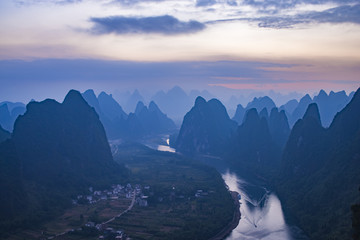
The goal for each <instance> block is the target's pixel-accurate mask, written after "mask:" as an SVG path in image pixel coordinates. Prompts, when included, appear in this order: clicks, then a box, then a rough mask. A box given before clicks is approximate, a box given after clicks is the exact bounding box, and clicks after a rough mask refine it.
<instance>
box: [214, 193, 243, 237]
mask: <svg viewBox="0 0 360 240" xmlns="http://www.w3.org/2000/svg"><path fill="white" fill-rule="evenodd" d="M230 193H231V197H232V198H233V200H234V204H235V211H234V215H233V219H232V220H231V222H230V223H229V224H228V225H227V226H226V227H224V228H223V229H222V230H221V231H220V232H219V233H218V234H216V235H215V236H214V237H212V238H210V239H209V240H222V239H225V238H226V237H227V236H228V235H229V234H230V233H231V232H232V230H234V229H235V228H236V227H237V225H238V224H239V222H240V219H241V213H240V202H239V198H238V195H239V193H238V192H235V191H230Z"/></svg>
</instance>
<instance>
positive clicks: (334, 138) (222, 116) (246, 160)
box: [176, 89, 360, 239]
mask: <svg viewBox="0 0 360 240" xmlns="http://www.w3.org/2000/svg"><path fill="white" fill-rule="evenodd" d="M350 97H352V98H351V99H350ZM211 102H213V103H216V104H210V103H211ZM274 106H275V104H274V103H273V102H272V101H271V99H270V98H267V97H265V98H257V99H254V101H252V102H251V103H249V104H248V106H247V107H246V108H243V107H242V106H241V105H238V109H237V113H236V114H235V118H234V119H236V120H237V121H239V122H240V124H239V125H238V127H237V128H236V127H234V126H233V124H232V123H233V122H231V121H230V120H229V117H228V115H227V113H226V110H225V107H224V106H223V105H222V104H221V103H220V102H219V101H218V100H211V101H209V102H206V101H205V100H204V99H202V98H198V99H197V100H196V102H195V105H194V107H193V108H192V109H191V110H190V111H189V112H188V113H187V114H186V115H185V118H184V121H183V124H182V127H181V130H180V133H179V136H178V138H177V141H176V150H177V151H179V152H181V153H184V154H188V155H197V154H211V155H216V156H220V157H222V158H224V160H225V161H227V162H229V163H230V164H231V165H232V166H233V167H234V168H237V169H246V170H247V171H250V172H253V173H254V174H256V175H261V176H262V177H263V178H267V179H269V181H270V182H271V183H272V184H273V185H274V186H275V188H276V189H278V191H279V194H280V197H281V199H282V200H283V201H284V203H285V206H286V208H287V211H288V212H290V213H291V214H293V215H294V218H295V219H296V222H297V223H298V224H299V226H300V227H301V228H303V229H304V230H305V231H306V233H308V235H309V236H311V238H313V239H348V238H350V236H351V234H350V232H351V211H350V206H351V205H352V204H354V203H356V201H357V200H358V199H359V196H358V193H357V189H358V187H359V185H360V89H358V90H357V91H356V93H355V94H351V95H350V96H349V97H348V96H346V94H345V92H338V93H333V92H331V93H330V94H329V95H327V94H326V93H325V92H324V91H321V92H320V93H319V95H317V96H315V97H314V98H313V99H311V98H310V96H309V95H306V96H305V97H303V98H302V99H301V100H300V102H299V103H297V102H296V101H290V102H288V103H287V104H285V105H284V106H282V107H280V111H279V110H278V109H277V108H276V107H274ZM343 107H344V108H343ZM260 109H261V110H260ZM268 109H271V110H270V115H269V114H268V112H269V110H268ZM337 111H339V112H337ZM300 115H301V116H300ZM287 116H290V118H292V120H291V121H292V122H295V124H294V127H293V128H292V129H291V130H290V126H289V121H288V117H287ZM334 116H335V117H334ZM240 119H241V121H240ZM332 119H333V120H332ZM291 121H290V122H291ZM323 121H325V124H324V123H323ZM323 125H325V126H327V125H329V127H327V128H325V127H323Z"/></svg>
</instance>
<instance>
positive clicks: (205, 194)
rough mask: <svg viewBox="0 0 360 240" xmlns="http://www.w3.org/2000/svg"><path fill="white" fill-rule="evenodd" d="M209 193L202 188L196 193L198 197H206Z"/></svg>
mask: <svg viewBox="0 0 360 240" xmlns="http://www.w3.org/2000/svg"><path fill="white" fill-rule="evenodd" d="M208 195H209V193H208V192H206V191H203V190H201V189H199V190H197V191H196V193H195V197H196V198H200V197H205V196H208Z"/></svg>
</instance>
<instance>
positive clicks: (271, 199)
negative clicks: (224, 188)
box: [222, 171, 292, 240]
mask: <svg viewBox="0 0 360 240" xmlns="http://www.w3.org/2000/svg"><path fill="white" fill-rule="evenodd" d="M222 177H223V179H224V181H225V183H226V184H227V185H228V186H229V189H230V190H231V191H236V192H238V193H240V196H241V199H240V203H241V205H240V212H241V220H240V222H239V225H238V226H237V227H236V228H235V229H234V230H233V231H232V233H231V235H230V236H229V237H228V238H226V239H227V240H233V239H244V240H253V239H269V240H270V239H274V240H278V239H292V237H291V236H290V233H289V229H288V226H287V225H286V223H285V219H284V214H283V211H282V208H281V203H280V200H279V199H278V198H277V196H276V195H275V194H273V193H270V192H269V191H268V190H267V189H266V188H264V187H261V186H256V185H253V184H251V183H248V182H247V181H245V180H243V179H240V178H239V177H238V176H237V175H236V174H235V173H230V172H229V171H227V172H226V173H223V174H222Z"/></svg>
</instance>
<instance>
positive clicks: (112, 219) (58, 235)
mask: <svg viewBox="0 0 360 240" xmlns="http://www.w3.org/2000/svg"><path fill="white" fill-rule="evenodd" d="M135 199H136V191H135V190H134V192H133V198H132V200H131V203H130V206H129V207H128V208H127V209H126V210H125V211H123V212H122V213H120V214H118V215H116V216H115V217H113V218H110V219H109V220H107V221H106V222H102V223H100V224H102V225H103V224H108V223H110V222H112V221H114V220H115V218H117V217H121V216H122V215H123V214H125V213H127V212H128V211H130V210H131V209H132V208H133V207H134V204H135ZM71 231H72V230H68V231H65V232H62V233H59V234H56V235H55V236H53V237H48V238H47V239H55V238H57V237H60V236H63V235H65V234H67V233H69V232H71Z"/></svg>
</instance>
